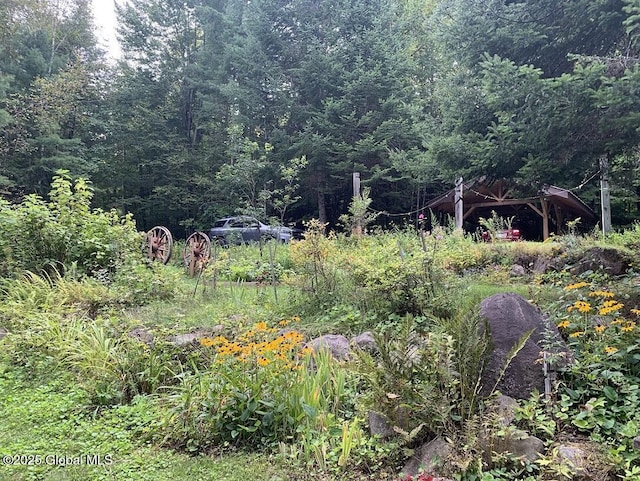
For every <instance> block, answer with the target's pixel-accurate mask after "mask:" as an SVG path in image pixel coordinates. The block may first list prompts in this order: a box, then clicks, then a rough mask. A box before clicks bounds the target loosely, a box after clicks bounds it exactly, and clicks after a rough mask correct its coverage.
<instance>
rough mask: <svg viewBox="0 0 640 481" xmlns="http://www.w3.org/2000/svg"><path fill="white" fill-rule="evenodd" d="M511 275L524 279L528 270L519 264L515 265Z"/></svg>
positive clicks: (512, 267)
mask: <svg viewBox="0 0 640 481" xmlns="http://www.w3.org/2000/svg"><path fill="white" fill-rule="evenodd" d="M509 274H510V275H511V277H522V276H524V275H526V274H527V270H526V269H525V268H524V267H522V266H521V265H519V264H514V265H512V266H511V272H510V273H509Z"/></svg>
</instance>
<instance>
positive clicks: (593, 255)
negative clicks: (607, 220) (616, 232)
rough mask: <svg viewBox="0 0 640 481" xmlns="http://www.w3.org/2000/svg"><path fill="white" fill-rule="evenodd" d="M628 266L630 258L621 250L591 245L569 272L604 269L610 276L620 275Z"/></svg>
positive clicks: (577, 272) (576, 273)
mask: <svg viewBox="0 0 640 481" xmlns="http://www.w3.org/2000/svg"><path fill="white" fill-rule="evenodd" d="M630 267H631V262H630V259H629V258H628V256H627V255H626V254H624V253H623V252H622V251H620V250H618V249H614V248H612V247H592V248H591V249H589V250H587V251H586V252H585V253H584V254H583V255H582V257H581V258H580V259H579V260H578V262H577V263H576V264H575V265H574V266H573V267H572V268H571V274H573V275H580V274H582V273H584V272H587V271H604V272H606V273H607V274H609V275H611V276H620V275H622V274H624V273H625V272H627V270H628V269H629V268H630Z"/></svg>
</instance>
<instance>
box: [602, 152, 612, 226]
mask: <svg viewBox="0 0 640 481" xmlns="http://www.w3.org/2000/svg"><path fill="white" fill-rule="evenodd" d="M600 208H601V210H602V233H603V234H604V235H605V236H606V235H607V234H608V233H609V232H611V195H610V192H609V158H608V157H607V154H604V155H602V156H600Z"/></svg>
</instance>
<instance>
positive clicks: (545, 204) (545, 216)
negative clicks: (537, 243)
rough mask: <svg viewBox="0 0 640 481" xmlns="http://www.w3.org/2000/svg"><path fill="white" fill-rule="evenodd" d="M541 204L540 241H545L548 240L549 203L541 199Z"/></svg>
mask: <svg viewBox="0 0 640 481" xmlns="http://www.w3.org/2000/svg"><path fill="white" fill-rule="evenodd" d="M540 203H541V204H542V240H543V241H545V240H547V239H548V238H549V203H548V201H547V199H544V198H541V199H540Z"/></svg>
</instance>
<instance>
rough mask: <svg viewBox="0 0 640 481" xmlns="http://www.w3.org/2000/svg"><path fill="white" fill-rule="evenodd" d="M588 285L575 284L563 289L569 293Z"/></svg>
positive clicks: (585, 283) (586, 283)
mask: <svg viewBox="0 0 640 481" xmlns="http://www.w3.org/2000/svg"><path fill="white" fill-rule="evenodd" d="M588 285H590V284H589V283H588V282H584V281H582V282H576V283H575V284H569V285H568V286H566V287H565V288H564V290H565V291H571V290H573V289H581V288H582V287H587V286H588Z"/></svg>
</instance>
